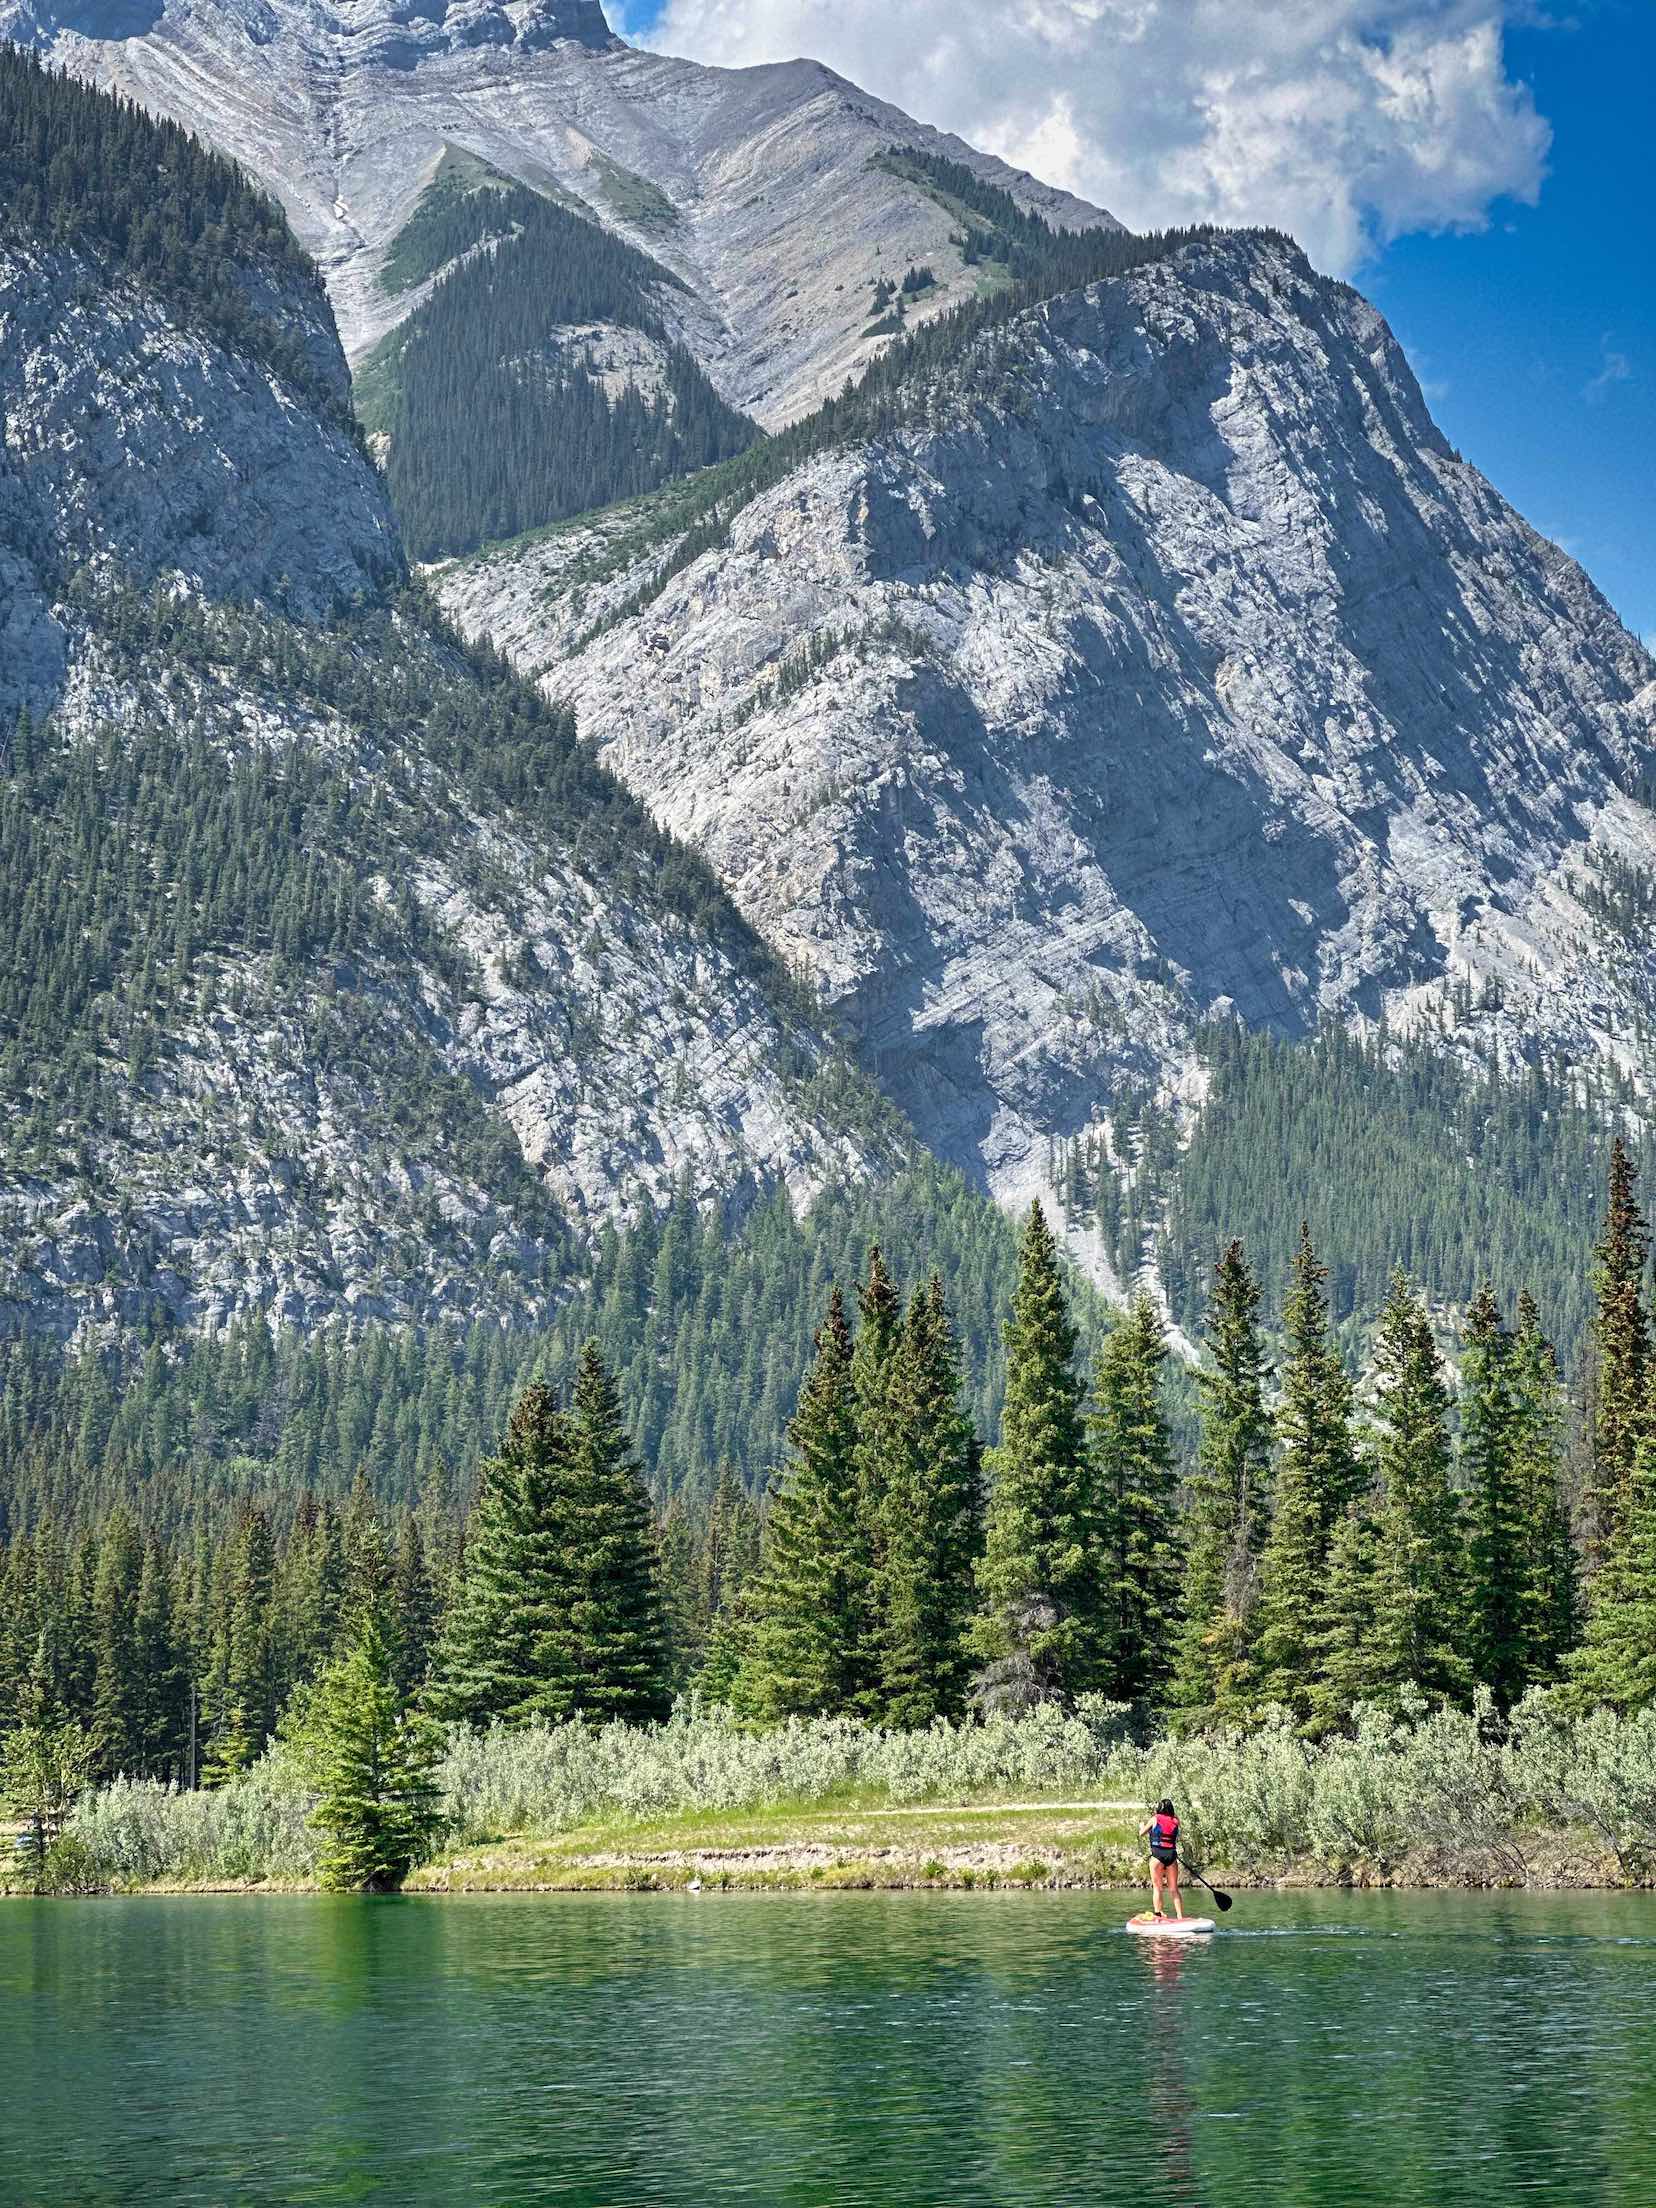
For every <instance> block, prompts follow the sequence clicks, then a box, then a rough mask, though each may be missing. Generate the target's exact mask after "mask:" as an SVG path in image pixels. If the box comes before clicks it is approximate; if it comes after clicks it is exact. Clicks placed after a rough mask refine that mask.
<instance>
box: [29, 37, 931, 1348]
mask: <svg viewBox="0 0 1656 2208" xmlns="http://www.w3.org/2000/svg"><path fill="white" fill-rule="evenodd" d="M0 421H3V425H4V442H3V448H0V636H3V637H4V638H5V639H6V644H7V649H6V650H5V652H4V655H3V657H0V700H3V709H4V718H3V719H0V728H3V729H4V730H5V732H6V733H5V737H4V741H3V748H0V768H3V770H4V771H3V773H0V874H3V878H4V880H5V882H6V884H7V895H6V897H5V899H4V900H0V1091H3V1093H4V1112H3V1117H0V1126H3V1134H0V1332H7V1331H15V1330H17V1329H20V1328H21V1329H28V1330H36V1331H43V1332H46V1333H49V1334H53V1335H56V1336H58V1337H60V1338H71V1337H78V1338H79V1339H81V1340H96V1339H99V1338H101V1337H104V1336H107V1335H110V1334H118V1333H120V1332H122V1331H125V1330H129V1329H146V1328H150V1327H153V1326H155V1325H157V1324H163V1325H165V1324H183V1325H188V1326H197V1327H199V1326H212V1325H217V1324H220V1323H222V1322H223V1321H225V1320H226V1319H228V1318H229V1317H231V1316H232V1315H234V1314H235V1313H236V1312H237V1311H238V1310H241V1309H244V1308H258V1309H262V1310H268V1311H269V1312H270V1313H271V1314H272V1315H273V1316H275V1317H278V1318H281V1319H284V1320H287V1321H289V1322H291V1323H294V1324H296V1325H299V1326H305V1327H308V1326H313V1325H316V1324H318V1323H320V1322H322V1321H324V1320H326V1319H328V1318H330V1317H336V1316H341V1315H347V1314H348V1315H351V1316H353V1317H355V1318H358V1319H363V1318H367V1317H373V1316H379V1317H384V1318H387V1319H393V1320H404V1321H406V1320H424V1319H429V1318H432V1317H435V1316H439V1315H447V1316H457V1317H465V1318H494V1319H504V1320H507V1321H511V1322H514V1323H527V1322H528V1321H530V1320H532V1319H534V1318H535V1317H537V1316H538V1315H540V1314H543V1313H544V1312H545V1311H546V1310H547V1309H548V1307H549V1303H550V1300H551V1299H552V1297H553V1296H554V1294H555V1293H556V1291H557V1290H558V1287H559V1285H560V1283H561V1282H563V1281H564V1280H566V1279H567V1278H568V1277H569V1275H570V1274H571V1272H572V1271H578V1270H579V1269H580V1267H581V1264H582V1262H583V1261H582V1259H581V1255H580V1253H581V1251H582V1249H583V1247H584V1246H585V1245H586V1244H587V1243H588V1242H590V1240H591V1238H592V1237H593V1236H594V1235H595V1234H596V1232H597V1230H598V1228H599V1227H600V1226H601V1225H602V1224H603V1223H604V1222H606V1221H610V1220H613V1219H617V1218H623V1217H626V1216H629V1215H631V1214H633V1213H634V1212H636V1211H637V1209H638V1208H639V1207H641V1206H643V1207H648V1206H650V1205H652V1204H657V1203H659V1204H665V1203H666V1202H667V1201H668V1200H669V1199H670V1198H671V1197H672V1195H673V1194H674V1192H675V1190H676V1189H679V1188H685V1189H688V1190H690V1191H691V1192H692V1193H693V1194H695V1195H697V1196H698V1197H700V1198H701V1199H702V1200H704V1201H710V1202H712V1203H713V1205H714V1206H715V1208H717V1206H718V1205H719V1204H720V1203H721V1202H730V1203H732V1204H736V1205H740V1204H741V1203H742V1202H745V1201H747V1200H748V1196H749V1194H750V1193H751V1191H752V1190H753V1189H754V1188H755V1187H763V1186H774V1185H779V1184H780V1185H786V1186H788V1187H789V1188H791V1189H792V1190H793V1191H794V1193H795V1194H796V1196H798V1197H800V1198H801V1199H803V1198H805V1197H807V1196H808V1195H809V1194H810V1193H811V1192H812V1191H813V1190H814V1189H815V1188H817V1187H819V1186H820V1185H822V1183H823V1182H824V1181H825V1180H828V1179H831V1178H835V1177H837V1176H839V1175H841V1174H844V1173H848V1172H849V1173H851V1174H853V1175H856V1174H858V1173H860V1172H862V1171H864V1170H866V1169H867V1168H868V1167H869V1166H870V1165H871V1163H874V1162H877V1161H878V1160H879V1159H880V1158H881V1157H882V1156H885V1155H887V1154H890V1153H891V1151H892V1150H893V1148H894V1147H896V1148H899V1149H900V1148H901V1147H902V1146H903V1142H904V1138H903V1137H902V1135H901V1133H900V1131H898V1132H896V1133H894V1132H893V1128H892V1124H891V1122H890V1120H889V1115H885V1114H883V1113H882V1111H881V1109H880V1107H878V1105H877V1104H874V1103H873V1102H871V1100H870V1098H869V1096H868V1093H867V1091H866V1090H865V1089H864V1088H863V1087H862V1086H861V1085H860V1084H859V1083H858V1081H857V1080H856V1078H855V1077H854V1076H853V1075H852V1074H851V1073H850V1072H849V1071H848V1070H847V1069H846V1068H845V1066H844V1065H843V1062H842V1061H841V1059H840V1057H839V1055H838V1053H837V1052H836V1050H835V1048H834V1046H833V1045H832V1044H831V1043H830V1042H829V1040H828V1039H827V1038H826V1037H825V1036H824V1034H823V1032H822V1029H821V1027H820V1025H819V1024H818V1022H817V1020H816V1018H815V1015H814V1012H813V1010H812V1008H811V1007H810V1005H809V1003H808V1002H807V1001H806V1000H805V999H803V998H802V997H801V995H800V993H799V992H798V990H797V989H796V988H795V986H794V985H793V984H792V983H791V982H790V981H789V979H788V977H787V976H786V975H785V974H784V973H782V971H781V970H780V968H779V967H778V966H777V964H776V962H775V961H774V960H773V959H772V958H770V957H769V956H768V955H767V954H766V953H765V952H764V951H763V949H762V947H761V946H760V945H759V944H758V943H757V941H756V940H755V939H754V937H753V936H752V934H751V931H750V930H749V929H748V928H747V927H746V925H745V923H743V922H742V921H741V920H740V918H739V916H738V915H737V914H736V913H735V912H734V911H733V909H732V908H731V906H730V905H729V903H728V901H727V900H726V898H725V897H724V895H723V893H722V892H721V891H720V890H719V888H718V886H717V884H716V883H715V882H714V881H713V880H712V878H711V877H710V876H709V875H708V873H707V872H706V869H705V867H704V866H703V865H702V864H701V862H699V861H697V860H695V859H694V858H692V857H691V856H690V855H688V854H687V853H685V852H684V851H683V850H682V849H680V848H678V847H677V846H675V845H673V844H672V843H671V842H670V841H669V839H668V838H667V837H665V836H664V835H663V834H662V833H661V832H660V831H659V830H658V829H656V828H655V827H654V826H653V825H652V824H651V823H650V821H649V820H648V818H647V817H646V816H645V815H644V814H643V813H642V811H641V810H640V808H639V806H638V805H637V803H636V801H635V800H633V799H632V798H630V797H629V796H627V794H626V793H625V792H624V791H622V790H621V788H620V787H619V785H617V784H616V783H615V782H614V781H613V780H612V779H611V778H610V777H609V776H608V775H607V774H606V773H605V772H604V771H603V770H602V769H601V768H600V767H598V766H597V765H596V764H595V763H594V762H593V761H592V760H591V758H590V756H589V755H588V754H587V753H586V752H585V751H584V750H583V749H582V748H581V747H580V746H579V744H578V743H577V741H576V738H575V734H574V730H573V727H572V724H571V723H570V721H569V719H568V717H567V715H566V714H564V713H563V712H562V711H561V710H559V709H556V708H553V707H551V706H549V705H548V704H546V703H545V702H544V701H542V700H541V699H539V698H538V697H537V696H536V695H535V694H534V693H533V692H532V691H531V690H530V689H529V688H528V687H527V686H526V685H524V684H523V683H521V682H520V681H518V680H517V679H516V678H515V677H513V676H512V675H511V674H510V673H509V672H508V671H507V670H506V669H505V668H504V667H503V666H502V665H501V664H500V663H499V662H498V661H495V660H493V659H491V658H490V657H489V656H488V655H481V654H477V653H473V652H468V651H467V650H466V649H465V648H464V647H462V646H461V644H460V643H459V641H458V640H457V639H456V638H454V637H453V636H452V635H451V634H450V632H449V631H448V630H447V629H446V627H445V626H444V624H443V623H442V621H441V619H440V618H439V617H438V616H437V615H436V613H435V611H434V609H433V608H432V607H431V606H430V604H429V602H428V601H426V600H425V598H424V597H423V596H422V594H421V593H419V592H418V591H417V590H411V589H410V588H408V587H407V582H406V577H407V565H406V560H405V557H404V554H403V551H402V547H401V544H400V541H399V537H398V533H397V529H396V525H395V522H394V520H393V518H392V515H391V512H390V509H389V506H388V504H387V501H386V497H385V493H384V489H383V486H382V484H381V481H380V478H379V476H378V474H377V472H376V471H375V469H374V467H373V466H372V464H371V462H370V461H369V459H368V457H367V455H366V452H365V451H364V449H363V446H362V443H361V438H360V432H359V430H358V429H357V427H356V425H355V424H354V422H353V420H352V417H351V408H350V394H349V384H348V380H347V374H346V368H345V362H344V359H343V356H342V354H341V352H340V348H339V344H338V340H337V337H336V335H335V332H334V329H333V325H332V321H331V318H330V316H329V314H328V310H327V305H326V301H325V299H324V297H323V294H322V290H321V287H320V284H319V282H318V279H317V276H316V273H315V270H314V268H313V267H312V266H311V264H310V262H309V261H308V259H307V258H306V256H305V255H304V254H303V253H302V251H301V250H300V249H299V248H298V247H297V245H296V244H295V241H294V240H293V238H292V236H291V234H290V233H289V231H288V230H287V227H286V225H285V223H284V222H283V220H282V218H281V216H280V215H279V213H277V212H276V211H275V210H273V208H272V207H271V205H270V203H269V202H268V201H267V200H265V199H264V198H263V197H262V196H261V195H260V194H259V193H258V192H256V191H254V190H252V189H250V187H249V186H248V184H247V182H246V180H245V178H244V177H243V176H242V175H241V174H240V173H239V172H238V171H237V170H235V169H234V168H233V167H231V165H230V164H229V163H227V162H225V161H223V160H222V159H219V158H218V157H216V156H211V155H209V154H207V153H206V152H205V151H204V149H202V148H201V147H200V146H199V145H197V144H195V143H194V142H192V141H191V140H189V139H188V138H186V137H185V135H184V134H183V133H182V132H181V131H179V130H177V129H176V128H173V127H172V126H168V125H158V124H156V123H154V122H152V121H151V120H150V119H149V118H148V117H146V116H144V115H142V114H141V113H139V112H138V111H136V110H134V109H132V108H130V107H117V106H116V105H115V104H114V103H113V102H110V101H108V100H106V99H104V98H102V97H101V96H98V95H95V94H93V93H91V92H89V91H86V90H83V89H81V88H80V87H78V86H76V85H74V84H72V83H70V82H67V81H64V80H59V79H55V78H52V77H50V76H48V75H47V74H46V73H45V72H43V71H42V70H40V69H39V68H38V67H36V66H35V65H34V64H32V63H31V62H29V61H27V60H25V59H23V58H22V57H19V56H17V55H15V54H12V53H7V52H3V51H0Z"/></svg>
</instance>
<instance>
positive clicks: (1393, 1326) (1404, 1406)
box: [1373, 1273, 1472, 1701]
mask: <svg viewBox="0 0 1656 2208" xmlns="http://www.w3.org/2000/svg"><path fill="white" fill-rule="evenodd" d="M1374 1379H1375V1406H1374V1416H1375V1424H1376V1429H1377V1431H1376V1438H1375V1470H1376V1473H1377V1475H1378V1480H1379V1508H1378V1512H1377V1532H1378V1542H1379V1547H1378V1554H1377V1559H1376V1570H1375V1586H1374V1634H1373V1648H1374V1681H1375V1693H1376V1695H1377V1697H1378V1698H1381V1699H1395V1698H1396V1697H1397V1696H1398V1695H1399V1694H1401V1693H1402V1692H1403V1690H1404V1689H1406V1688H1411V1687H1412V1688H1416V1689H1418V1690H1419V1691H1420V1692H1421V1693H1422V1694H1425V1695H1428V1696H1430V1697H1433V1698H1437V1697H1443V1698H1446V1699H1449V1700H1451V1701H1464V1700H1466V1699H1468V1698H1469V1697H1470V1695H1471V1691H1472V1670H1471V1666H1470V1665H1469V1663H1468V1662H1467V1658H1466V1653H1465V1651H1466V1643H1467V1639H1468V1635H1469V1620H1468V1616H1467V1585H1466V1579H1467V1570H1466V1548H1465V1534H1464V1530H1463V1527H1462V1524H1461V1514H1460V1502H1459V1498H1458V1496H1457V1495H1456V1493H1455V1489H1454V1484H1453V1478H1452V1470H1451V1461H1452V1460H1451V1450H1450V1440H1449V1408H1450V1404H1449V1389H1448V1385H1447V1383H1446V1381H1445V1379H1444V1373H1443V1361H1442V1358H1441V1357H1440V1356H1439V1354H1438V1347H1437V1343H1436V1341H1435V1340H1434V1338H1433V1335H1432V1325H1431V1321H1430V1319H1429V1318H1428V1317H1427V1315H1426V1310H1425V1306H1424V1305H1423V1304H1422V1303H1421V1301H1420V1299H1419V1297H1418V1296H1417V1295H1416V1294H1415V1292H1414V1290H1413V1289H1412V1288H1411V1287H1410V1285H1409V1283H1408V1281H1407V1280H1406V1279H1405V1278H1404V1277H1403V1275H1402V1274H1401V1273H1398V1274H1396V1275H1395V1276H1394V1277H1393V1280H1392V1290H1391V1294H1390V1295H1389V1296H1388V1297H1387V1299H1386V1307H1385V1309H1384V1310H1383V1311H1382V1312H1381V1314H1380V1324H1379V1328H1378V1331H1377V1333H1376V1335H1375V1344H1374Z"/></svg>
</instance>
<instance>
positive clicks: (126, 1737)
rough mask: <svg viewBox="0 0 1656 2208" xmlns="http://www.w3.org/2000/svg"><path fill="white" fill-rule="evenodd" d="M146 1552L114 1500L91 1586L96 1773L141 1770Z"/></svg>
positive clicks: (125, 1512)
mask: <svg viewBox="0 0 1656 2208" xmlns="http://www.w3.org/2000/svg"><path fill="white" fill-rule="evenodd" d="M143 1570H144V1551H143V1545H142V1543H141V1542H140V1540H139V1538H138V1529H137V1527H136V1525H135V1524H134V1523H133V1519H132V1513H131V1511H130V1510H128V1509H127V1507H126V1505H125V1504H124V1503H121V1504H117V1506H116V1508H115V1509H114V1511H112V1512H111V1514H110V1517H109V1519H108V1521H107V1523H106V1524H105V1526H104V1529H103V1538H102V1540H101V1541H100V1542H99V1544H98V1564H97V1571H96V1574H95V1576H94V1579H93V1587H92V1631H93V1636H94V1658H93V1666H94V1668H93V1680H92V1741H93V1754H94V1757H95V1759H96V1760H95V1763H94V1774H95V1776H97V1777H98V1778H112V1777H113V1776H114V1775H115V1774H116V1773H117V1772H126V1773H127V1774H128V1775H130V1776H133V1777H136V1776H137V1775H138V1774H139V1773H140V1772H141V1771H142V1770H143V1769H144V1762H145V1758H144V1688H145V1680H144V1674H143V1671H142V1669H141V1668H140V1661H139V1657H140V1650H139V1639H138V1625H139V1618H138V1590H139V1585H140V1583H141V1581H142V1578H143Z"/></svg>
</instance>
